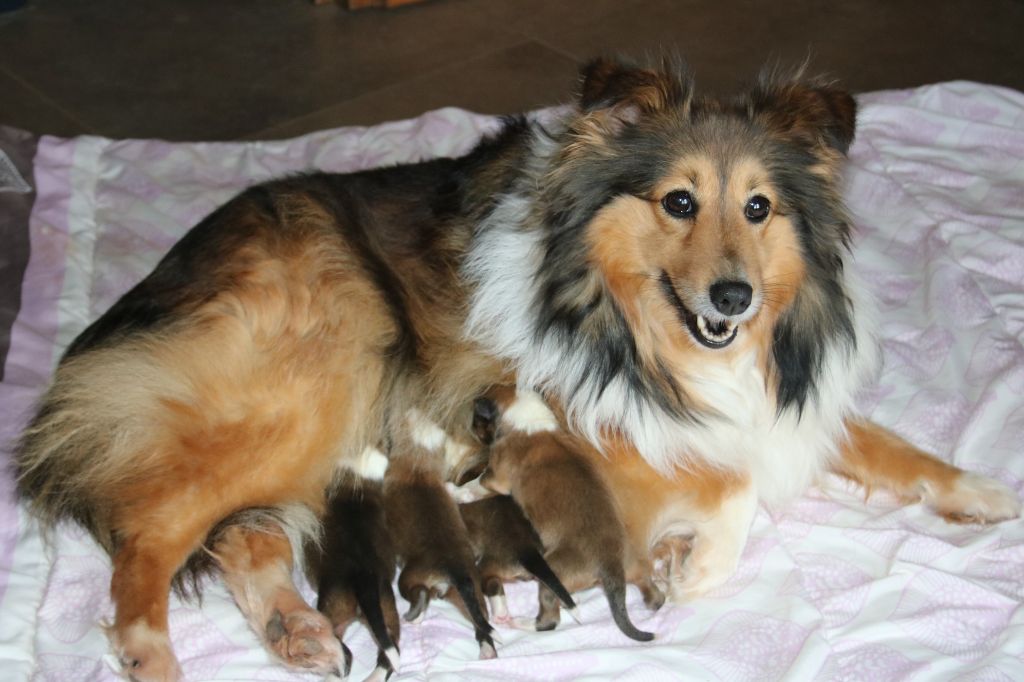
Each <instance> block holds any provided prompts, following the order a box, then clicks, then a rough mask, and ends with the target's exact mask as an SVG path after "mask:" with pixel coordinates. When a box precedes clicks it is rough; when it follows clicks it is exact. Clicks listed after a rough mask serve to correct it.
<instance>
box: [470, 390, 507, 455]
mask: <svg viewBox="0 0 1024 682" xmlns="http://www.w3.org/2000/svg"><path fill="white" fill-rule="evenodd" d="M499 416H500V414H499V410H498V403H496V402H494V401H493V400H491V399H490V398H477V399H476V400H474V401H473V435H474V436H476V438H477V440H479V441H480V442H481V443H482V444H483V445H490V444H491V443H493V442H494V436H495V433H496V432H497V430H498V417H499Z"/></svg>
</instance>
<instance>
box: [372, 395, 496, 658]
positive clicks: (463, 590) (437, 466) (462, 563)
mask: <svg viewBox="0 0 1024 682" xmlns="http://www.w3.org/2000/svg"><path fill="white" fill-rule="evenodd" d="M403 431H405V432H404V433H401V434H398V435H397V437H396V440H395V444H394V448H393V451H392V458H391V462H390V464H389V466H388V470H387V473H386V474H385V476H384V501H385V505H386V509H387V516H388V527H389V530H390V532H391V536H392V539H393V540H394V543H395V550H396V552H397V554H398V557H399V562H400V563H401V564H402V572H401V573H400V574H399V577H398V591H399V593H400V594H401V595H402V596H403V597H404V598H405V599H407V600H408V601H409V603H410V604H411V607H410V609H409V611H408V612H407V613H406V614H405V619H406V620H407V621H411V622H415V621H416V620H418V619H419V618H421V617H422V616H423V614H424V612H425V611H426V608H427V605H428V604H429V603H430V599H431V597H432V596H435V597H448V598H450V599H451V601H452V603H453V604H455V605H456V607H458V608H459V609H460V610H461V611H462V613H463V615H465V616H466V618H467V619H468V620H469V621H470V622H471V623H472V624H473V628H474V630H475V633H476V640H477V642H478V643H479V644H480V658H482V659H484V658H494V656H495V655H496V653H495V648H494V640H493V639H492V636H491V633H492V631H493V628H492V627H491V625H490V623H489V622H488V621H487V607H486V605H485V603H484V598H483V593H482V591H481V589H480V578H479V574H478V573H477V568H476V562H475V561H474V558H473V548H472V546H471V545H470V542H469V535H468V533H467V531H466V526H465V524H464V523H463V521H462V517H461V516H460V515H459V509H458V506H457V505H456V503H455V500H453V499H452V498H451V496H450V495H449V494H448V491H447V490H446V489H445V485H444V479H445V477H444V471H443V468H444V458H443V456H441V453H442V452H443V448H444V444H445V441H446V438H447V437H446V435H445V433H444V431H442V430H441V429H440V428H439V427H438V426H437V425H436V424H434V423H432V422H430V421H429V420H427V419H426V418H425V417H424V416H423V415H422V414H420V413H419V412H418V411H416V410H412V411H411V412H410V414H409V417H408V419H407V420H406V422H405V424H404V426H403Z"/></svg>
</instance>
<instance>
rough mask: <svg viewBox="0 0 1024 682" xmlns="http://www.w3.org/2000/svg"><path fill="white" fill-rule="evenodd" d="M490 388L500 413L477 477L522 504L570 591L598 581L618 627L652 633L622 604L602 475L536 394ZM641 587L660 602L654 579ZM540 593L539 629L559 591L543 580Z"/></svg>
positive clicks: (644, 635) (618, 545) (616, 536)
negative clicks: (566, 436) (570, 442)
mask: <svg viewBox="0 0 1024 682" xmlns="http://www.w3.org/2000/svg"><path fill="white" fill-rule="evenodd" d="M493 395H494V397H495V398H496V402H497V404H498V406H499V409H500V412H501V417H500V419H499V421H498V424H497V428H496V434H495V435H496V437H495V439H494V441H493V443H492V446H491V452H490V461H489V464H488V467H487V469H486V470H485V471H484V473H483V475H482V476H481V480H480V482H481V483H482V484H483V485H484V486H485V487H487V488H489V489H491V490H493V491H495V492H497V493H501V494H506V495H511V496H512V498H513V499H515V501H516V502H517V503H518V504H519V505H520V506H521V507H522V509H523V512H524V513H525V514H526V517H527V518H528V519H529V520H530V523H532V524H533V526H534V527H535V528H536V529H537V532H538V534H539V535H540V539H541V543H542V544H543V546H544V548H545V556H544V558H545V559H546V560H547V562H548V563H549V564H550V565H551V568H552V569H553V570H554V571H555V574H556V575H558V576H559V578H561V580H562V581H563V582H564V584H565V585H566V587H567V588H568V589H569V590H570V591H573V592H574V591H577V590H580V589H584V588H586V587H590V586H592V585H594V584H596V583H600V584H601V586H602V588H603V589H604V592H605V595H606V596H607V598H608V603H609V605H610V607H611V613H612V618H613V619H614V621H615V624H616V625H617V626H618V627H619V629H620V630H622V632H623V633H624V634H625V635H626V636H627V637H630V638H632V639H635V640H638V641H642V642H646V641H650V640H651V639H653V638H654V635H653V634H652V633H650V632H644V631H642V630H638V629H637V628H636V626H634V625H633V623H632V622H631V621H630V620H629V615H628V613H627V612H626V571H625V569H624V567H623V564H624V562H625V561H626V559H627V556H626V551H627V548H626V539H625V529H624V528H623V526H622V522H621V521H620V520H619V517H618V514H617V512H616V509H615V506H614V503H613V502H612V498H611V494H610V493H609V491H608V490H607V488H606V487H605V485H604V483H603V481H602V480H601V478H600V477H599V476H598V475H597V473H596V472H595V471H594V469H593V468H592V466H591V465H590V463H588V462H587V461H586V460H585V459H584V458H583V457H581V456H580V455H578V454H577V453H575V452H573V451H572V450H571V449H570V448H569V447H568V446H567V443H566V441H565V440H564V439H563V437H562V436H561V434H560V433H559V424H558V421H557V419H556V418H555V415H554V414H553V413H552V412H551V411H550V410H549V409H548V407H547V406H546V405H545V404H544V402H543V400H541V398H540V396H538V395H537V394H535V393H531V392H526V391H519V392H513V391H512V389H508V388H505V389H499V390H496V391H494V392H493ZM642 589H643V590H644V592H645V601H647V602H648V603H649V604H656V605H659V606H660V602H661V599H660V594H658V593H657V589H656V588H655V587H654V586H653V584H652V583H650V582H649V581H647V583H646V584H645V585H644V587H643V588H642ZM538 601H539V602H540V612H539V613H538V615H537V622H536V626H537V629H538V630H550V629H553V628H555V627H556V626H557V625H558V621H559V601H558V598H557V597H556V595H555V594H554V593H553V592H552V591H551V589H549V588H548V587H547V586H545V585H541V586H540V588H539V593H538Z"/></svg>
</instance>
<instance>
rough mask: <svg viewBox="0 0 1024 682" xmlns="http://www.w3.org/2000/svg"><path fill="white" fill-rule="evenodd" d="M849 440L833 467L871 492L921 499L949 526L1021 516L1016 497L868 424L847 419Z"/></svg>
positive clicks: (912, 499)
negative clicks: (950, 523)
mask: <svg viewBox="0 0 1024 682" xmlns="http://www.w3.org/2000/svg"><path fill="white" fill-rule="evenodd" d="M846 427H847V434H848V436H849V437H848V439H847V441H846V442H845V443H843V445H842V448H841V449H840V457H839V460H838V461H837V462H835V464H834V465H833V468H834V470H835V472H836V473H838V474H840V475H842V476H845V477H847V478H849V479H851V480H853V481H856V482H857V483H860V484H861V485H863V486H864V487H865V488H866V489H867V490H868V491H870V490H871V489H872V488H884V489H886V490H890V491H892V492H893V493H895V494H896V495H898V496H899V497H901V498H902V499H904V500H906V501H908V502H916V501H918V500H920V501H922V502H924V503H925V504H927V505H928V506H929V507H931V508H932V509H934V510H935V512H936V513H937V514H939V515H940V516H942V517H944V518H945V519H947V520H948V521H954V522H960V523H966V522H970V523H996V522H999V521H1005V520H1007V519H1012V518H1016V517H1018V516H1020V512H1021V502H1020V498H1019V497H1018V496H1017V494H1016V493H1015V492H1014V491H1013V490H1012V489H1011V488H1010V487H1008V486H1006V485H1004V484H1003V483H1000V482H999V481H996V480H993V479H990V478H986V477H984V476H979V475H978V474H974V473H971V472H968V471H964V470H962V469H958V468H957V467H955V466H953V465H951V464H946V463H945V462H943V461H941V460H939V459H937V458H935V457H933V456H932V455H929V454H928V453H926V452H924V451H922V450H919V449H918V448H916V447H914V446H913V445H911V444H910V443H908V442H907V441H905V440H903V439H902V438H900V437H899V436H897V435H896V434H894V433H892V432H890V431H888V430H886V429H884V428H882V427H881V426H878V425H877V424H873V423H871V422H868V421H863V420H848V421H847V424H846Z"/></svg>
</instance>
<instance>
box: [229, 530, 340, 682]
mask: <svg viewBox="0 0 1024 682" xmlns="http://www.w3.org/2000/svg"><path fill="white" fill-rule="evenodd" d="M211 551H212V552H213V554H214V556H216V558H217V561H218V563H219V564H220V567H221V569H222V571H223V573H224V581H225V583H226V584H227V586H228V589H229V590H230V591H231V595H232V596H233V597H234V598H235V601H236V602H237V603H238V607H239V608H240V609H241V610H242V613H243V614H244V615H245V617H246V619H247V620H248V621H249V624H250V625H251V626H252V628H253V629H254V630H255V631H256V633H257V634H258V635H259V636H260V638H261V639H262V640H263V641H264V643H265V644H266V646H267V648H268V649H269V650H270V651H271V652H272V653H274V654H275V655H276V656H278V657H279V658H280V659H281V660H282V661H284V662H285V663H287V664H289V665H292V666H295V667H298V668H305V669H308V670H311V671H314V672H318V673H321V674H329V673H334V674H336V675H340V676H341V677H344V676H345V675H346V674H347V672H348V671H347V666H348V663H347V656H346V655H345V652H344V650H343V648H342V645H341V642H339V641H338V639H337V638H336V637H335V635H334V632H333V630H332V628H331V624H330V622H329V621H328V620H327V618H325V617H324V615H323V614H321V613H320V612H318V611H316V610H314V609H313V608H311V607H310V606H309V605H308V604H307V603H306V602H305V601H304V600H303V599H302V597H301V596H300V595H299V593H298V591H297V590H296V589H295V584H294V583H293V582H292V577H291V568H292V546H291V543H290V542H289V541H288V538H287V536H286V535H285V532H284V530H283V529H281V528H280V527H277V528H276V529H275V528H273V527H270V528H266V527H264V528H251V527H246V526H232V527H230V528H228V529H227V530H225V531H224V533H223V535H222V536H221V537H220V538H219V540H218V541H217V543H216V544H215V545H214V547H213V548H212V550H211Z"/></svg>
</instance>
